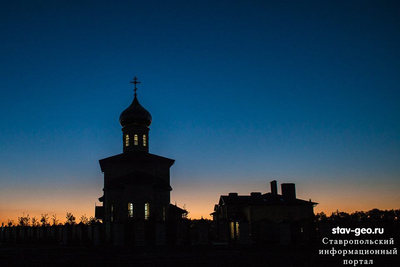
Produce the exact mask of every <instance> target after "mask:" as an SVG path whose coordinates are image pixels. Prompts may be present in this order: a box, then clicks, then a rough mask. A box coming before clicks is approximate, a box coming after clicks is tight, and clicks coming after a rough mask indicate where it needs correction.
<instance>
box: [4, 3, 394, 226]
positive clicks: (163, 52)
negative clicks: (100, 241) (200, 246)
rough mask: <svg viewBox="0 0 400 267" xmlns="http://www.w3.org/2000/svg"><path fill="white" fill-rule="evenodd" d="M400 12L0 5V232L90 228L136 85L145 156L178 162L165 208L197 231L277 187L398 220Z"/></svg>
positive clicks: (280, 6) (275, 6)
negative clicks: (51, 226)
mask: <svg viewBox="0 0 400 267" xmlns="http://www.w3.org/2000/svg"><path fill="white" fill-rule="evenodd" d="M399 13H400V4H399V3H397V2H396V1H323V2H322V1H6V2H3V3H2V4H1V8H0V25H1V27H0V36H1V38H2V41H1V42H0V56H1V61H0V73H1V75H0V83H1V90H0V94H1V95H0V127H1V128H0V131H1V132H0V203H1V204H0V217H1V220H2V221H4V220H5V217H7V218H10V219H14V217H15V218H16V216H20V215H21V214H22V212H25V213H30V214H37V215H40V214H41V213H49V214H53V213H57V214H58V215H59V216H61V217H63V214H64V213H65V212H67V211H71V212H73V213H76V214H83V213H86V214H87V215H92V214H91V213H93V212H94V209H93V206H94V202H96V201H97V198H98V197H100V196H101V195H102V174H101V171H100V168H99V165H98V160H99V159H101V158H104V157H108V156H111V155H115V154H118V153H121V152H122V132H121V127H120V125H119V123H118V118H119V115H120V113H121V112H122V111H123V110H124V109H125V108H126V107H127V106H128V105H129V104H130V102H131V101H132V98H133V91H132V90H133V87H132V85H131V84H129V81H131V80H132V78H133V77H134V76H137V77H138V78H139V80H140V81H141V82H142V83H141V84H140V86H139V90H138V97H139V101H140V103H141V104H142V105H143V106H144V107H145V108H146V109H147V110H149V111H150V113H151V114H152V116H153V124H152V125H151V127H150V129H151V130H150V152H151V153H154V154H158V155H162V156H166V157H170V158H173V159H175V160H176V163H175V165H174V166H173V167H172V169H171V184H172V187H173V188H174V190H173V191H172V201H173V202H175V201H177V202H178V205H180V206H182V205H183V204H186V207H187V208H188V209H189V211H190V212H191V215H192V216H193V217H199V216H204V217H206V216H208V214H209V213H210V212H212V209H213V204H214V203H216V202H217V201H218V197H219V195H221V194H226V193H228V192H231V191H235V192H239V193H240V194H248V193H249V192H251V191H261V192H269V182H270V181H271V180H274V179H276V180H278V183H282V182H295V183H296V184H297V193H298V194H297V195H298V197H300V198H303V199H309V198H312V200H313V201H316V202H319V203H320V205H319V206H318V208H317V209H318V211H321V210H324V211H327V212H330V211H332V210H336V209H339V210H346V211H355V210H357V209H358V210H362V209H363V210H366V209H371V208H375V207H377V208H382V209H392V208H399V207H398V204H399V203H400V197H399V196H398V191H399V189H400V164H399V163H400V109H399V104H400V87H399V85H400V78H399V77H400V75H399V71H400V50H399V47H400V17H399V16H398V14H399ZM97 202H98V201H97ZM15 214H17V215H15Z"/></svg>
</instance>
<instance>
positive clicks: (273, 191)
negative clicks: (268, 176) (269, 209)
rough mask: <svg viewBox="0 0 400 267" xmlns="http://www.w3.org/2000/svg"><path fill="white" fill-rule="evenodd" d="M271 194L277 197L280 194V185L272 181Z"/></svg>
mask: <svg viewBox="0 0 400 267" xmlns="http://www.w3.org/2000/svg"><path fill="white" fill-rule="evenodd" d="M271 194H272V195H273V196H276V195H277V194H278V185H277V183H276V181H275V180H273V181H271Z"/></svg>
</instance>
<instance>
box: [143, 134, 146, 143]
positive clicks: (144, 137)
mask: <svg viewBox="0 0 400 267" xmlns="http://www.w3.org/2000/svg"><path fill="white" fill-rule="evenodd" d="M143 146H147V136H146V135H145V134H144V135H143Z"/></svg>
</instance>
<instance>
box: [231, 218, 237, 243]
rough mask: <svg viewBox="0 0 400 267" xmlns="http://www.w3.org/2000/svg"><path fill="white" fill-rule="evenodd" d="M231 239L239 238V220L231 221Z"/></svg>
mask: <svg viewBox="0 0 400 267" xmlns="http://www.w3.org/2000/svg"><path fill="white" fill-rule="evenodd" d="M230 228H231V229H230V230H231V239H232V240H239V222H231V226H230Z"/></svg>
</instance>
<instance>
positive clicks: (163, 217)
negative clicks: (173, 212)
mask: <svg viewBox="0 0 400 267" xmlns="http://www.w3.org/2000/svg"><path fill="white" fill-rule="evenodd" d="M165 215H166V213H165V207H162V220H163V221H164V222H165V217H166V216H165Z"/></svg>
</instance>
